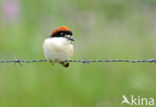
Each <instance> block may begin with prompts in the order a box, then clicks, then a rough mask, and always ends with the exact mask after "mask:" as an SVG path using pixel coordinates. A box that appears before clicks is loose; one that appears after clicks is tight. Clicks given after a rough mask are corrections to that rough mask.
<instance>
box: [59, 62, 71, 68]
mask: <svg viewBox="0 0 156 107" xmlns="http://www.w3.org/2000/svg"><path fill="white" fill-rule="evenodd" d="M60 64H61V65H63V66H64V67H66V68H67V67H69V62H60Z"/></svg>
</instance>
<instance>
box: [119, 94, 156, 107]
mask: <svg viewBox="0 0 156 107" xmlns="http://www.w3.org/2000/svg"><path fill="white" fill-rule="evenodd" d="M130 97H131V98H130V99H128V98H127V97H126V96H125V95H123V96H122V98H123V100H122V102H121V104H124V103H126V104H129V105H138V106H142V105H144V106H145V105H147V106H153V105H154V98H146V97H141V96H137V97H135V96H134V95H131V96H130Z"/></svg>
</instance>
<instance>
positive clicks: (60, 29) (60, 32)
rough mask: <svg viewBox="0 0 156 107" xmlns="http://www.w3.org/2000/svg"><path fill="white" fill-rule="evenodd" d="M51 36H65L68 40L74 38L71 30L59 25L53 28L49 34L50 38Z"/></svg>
mask: <svg viewBox="0 0 156 107" xmlns="http://www.w3.org/2000/svg"><path fill="white" fill-rule="evenodd" d="M51 37H52V38H53V37H63V38H66V39H68V40H71V41H74V38H73V36H72V31H71V30H70V29H69V28H68V27H66V26H61V27H58V28H57V29H55V30H54V31H53V32H52V33H51V35H50V38H51Z"/></svg>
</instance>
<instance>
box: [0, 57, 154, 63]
mask: <svg viewBox="0 0 156 107" xmlns="http://www.w3.org/2000/svg"><path fill="white" fill-rule="evenodd" d="M47 61H48V60H46V59H40V60H20V59H17V58H16V57H15V58H14V59H13V60H0V63H19V64H21V63H33V62H47ZM65 62H80V63H88V64H89V63H91V62H130V63H143V62H149V63H153V62H154V63H156V59H149V60H125V59H119V60H88V59H86V58H85V57H82V59H81V60H66V61H65Z"/></svg>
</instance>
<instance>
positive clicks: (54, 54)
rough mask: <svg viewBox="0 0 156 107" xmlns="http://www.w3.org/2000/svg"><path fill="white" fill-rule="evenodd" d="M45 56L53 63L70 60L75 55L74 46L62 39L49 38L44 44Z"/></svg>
mask: <svg viewBox="0 0 156 107" xmlns="http://www.w3.org/2000/svg"><path fill="white" fill-rule="evenodd" d="M43 50H44V56H45V58H46V59H47V60H51V61H52V62H61V61H65V60H69V59H70V58H71V57H72V55H73V45H72V44H71V43H70V41H69V40H67V39H66V38H62V37H54V38H47V39H46V40H45V41H44V43H43Z"/></svg>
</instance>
